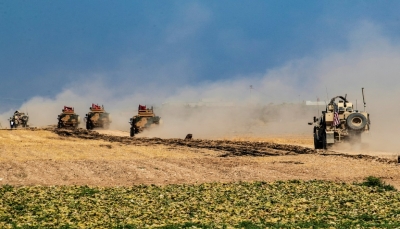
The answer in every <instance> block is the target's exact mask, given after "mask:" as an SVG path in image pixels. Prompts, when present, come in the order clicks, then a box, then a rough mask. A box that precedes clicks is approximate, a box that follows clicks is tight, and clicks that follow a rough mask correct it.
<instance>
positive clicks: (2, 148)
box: [0, 127, 400, 189]
mask: <svg viewBox="0 0 400 229" xmlns="http://www.w3.org/2000/svg"><path fill="white" fill-rule="evenodd" d="M311 144H312V138H311V137H310V136H305V135H304V136H289V135H282V136H266V137H262V138H260V137H251V136H245V137H235V138H226V139H192V140H184V139H161V138H140V137H138V138H137V137H135V138H131V137H129V133H127V132H123V131H118V130H97V131H87V130H84V129H76V130H68V129H54V128H52V127H49V128H42V129H34V128H32V129H28V130H0V185H3V184H10V185H18V186H19V185H45V186H51V185H89V186H129V185H135V184H157V185H165V184H177V183H204V182H233V181H261V180H262V181H276V180H288V179H290V180H292V179H301V180H313V179H318V180H330V181H337V182H360V181H362V180H363V179H364V178H366V177H368V176H375V177H380V178H382V179H383V180H384V181H385V182H386V183H389V184H391V185H393V186H395V187H396V188H397V189H400V166H398V155H397V154H396V153H394V152H393V153H390V152H389V153H385V154H382V153H379V152H369V151H361V152H360V151H357V152H353V151H338V150H335V151H332V150H329V151H325V150H314V149H313V148H312V145H311Z"/></svg>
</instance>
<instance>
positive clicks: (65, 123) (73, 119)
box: [57, 106, 81, 129]
mask: <svg viewBox="0 0 400 229" xmlns="http://www.w3.org/2000/svg"><path fill="white" fill-rule="evenodd" d="M57 119H58V124H57V128H74V129H75V128H77V127H78V126H79V123H80V122H81V120H80V117H79V115H77V114H75V112H74V108H73V107H67V106H64V109H62V113H61V114H60V115H58V118H57Z"/></svg>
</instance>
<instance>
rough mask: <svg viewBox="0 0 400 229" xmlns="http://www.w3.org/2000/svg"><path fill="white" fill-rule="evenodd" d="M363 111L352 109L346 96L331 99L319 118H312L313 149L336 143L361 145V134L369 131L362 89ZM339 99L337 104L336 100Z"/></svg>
mask: <svg viewBox="0 0 400 229" xmlns="http://www.w3.org/2000/svg"><path fill="white" fill-rule="evenodd" d="M362 94H363V101H364V111H362V112H359V111H358V110H355V109H354V106H353V103H351V102H349V101H348V100H347V98H346V97H347V95H345V96H344V97H343V96H336V97H333V98H332V99H331V101H330V102H329V104H328V105H326V110H325V111H322V115H321V116H320V118H316V117H315V116H314V122H309V123H308V124H309V125H313V124H314V129H313V135H314V148H315V149H327V148H329V147H331V146H332V145H334V144H336V143H341V142H350V143H353V144H354V143H361V134H362V133H365V132H368V131H369V130H370V125H371V121H370V117H369V113H367V112H365V99H364V88H363V89H362ZM337 99H339V101H338V102H336V100H337Z"/></svg>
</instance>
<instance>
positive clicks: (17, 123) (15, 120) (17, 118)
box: [8, 111, 29, 129]
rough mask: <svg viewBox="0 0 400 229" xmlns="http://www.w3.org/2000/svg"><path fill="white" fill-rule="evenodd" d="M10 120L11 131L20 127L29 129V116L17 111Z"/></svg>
mask: <svg viewBox="0 0 400 229" xmlns="http://www.w3.org/2000/svg"><path fill="white" fill-rule="evenodd" d="M8 120H9V122H10V128H11V129H13V128H19V127H29V125H28V121H29V116H28V115H27V114H25V113H24V112H20V111H15V112H14V115H13V116H12V117H10V118H9V119H8Z"/></svg>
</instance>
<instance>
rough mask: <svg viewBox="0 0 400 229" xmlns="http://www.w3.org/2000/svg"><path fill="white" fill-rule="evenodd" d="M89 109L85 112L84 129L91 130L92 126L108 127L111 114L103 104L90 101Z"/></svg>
mask: <svg viewBox="0 0 400 229" xmlns="http://www.w3.org/2000/svg"><path fill="white" fill-rule="evenodd" d="M89 109H90V111H89V113H87V114H86V117H85V122H86V129H88V130H92V129H94V128H103V129H108V128H109V127H110V123H111V116H110V114H109V113H107V112H106V111H105V110H104V106H103V105H102V106H99V105H98V104H94V103H92V106H91V107H89Z"/></svg>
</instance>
